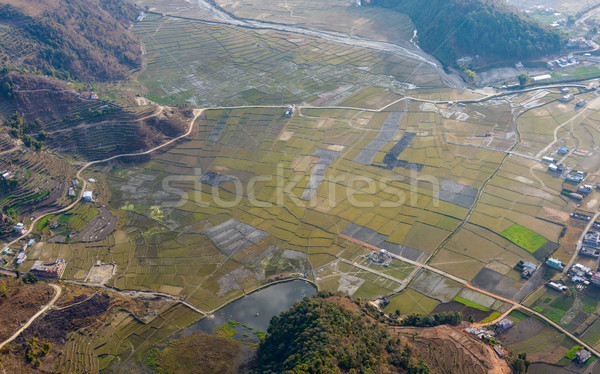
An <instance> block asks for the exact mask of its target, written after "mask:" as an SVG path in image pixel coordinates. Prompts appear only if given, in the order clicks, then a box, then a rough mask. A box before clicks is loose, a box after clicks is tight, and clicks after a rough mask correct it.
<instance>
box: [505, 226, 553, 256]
mask: <svg viewBox="0 0 600 374" xmlns="http://www.w3.org/2000/svg"><path fill="white" fill-rule="evenodd" d="M502 236H504V237H505V238H506V239H508V240H510V241H511V242H513V243H515V244H516V245H518V246H519V247H521V248H523V249H525V250H526V251H527V252H530V253H533V252H535V251H537V250H538V249H539V248H540V247H541V246H542V245H544V244H546V242H548V240H546V238H544V237H543V236H541V235H540V234H538V233H536V232H533V231H531V230H529V229H526V228H525V227H523V226H520V225H517V224H515V225H512V226H511V227H509V228H508V229H506V230H504V231H502Z"/></svg>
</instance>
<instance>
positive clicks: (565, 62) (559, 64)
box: [546, 55, 579, 70]
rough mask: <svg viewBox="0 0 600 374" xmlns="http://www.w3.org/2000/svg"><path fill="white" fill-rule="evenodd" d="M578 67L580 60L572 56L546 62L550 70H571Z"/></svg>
mask: <svg viewBox="0 0 600 374" xmlns="http://www.w3.org/2000/svg"><path fill="white" fill-rule="evenodd" d="M576 65H579V60H578V59H576V58H575V57H573V56H571V55H569V56H566V57H561V58H558V59H556V60H552V61H548V62H546V67H547V68H548V70H554V69H556V68H559V69H564V68H570V67H573V66H576Z"/></svg>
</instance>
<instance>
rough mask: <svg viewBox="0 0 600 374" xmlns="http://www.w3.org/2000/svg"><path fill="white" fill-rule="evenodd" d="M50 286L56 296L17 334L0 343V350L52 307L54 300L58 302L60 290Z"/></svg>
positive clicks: (56, 286)
mask: <svg viewBox="0 0 600 374" xmlns="http://www.w3.org/2000/svg"><path fill="white" fill-rule="evenodd" d="M50 286H52V288H54V289H55V290H56V295H54V297H53V298H52V300H50V302H49V303H48V304H46V305H45V306H44V307H43V308H42V309H41V310H40V311H39V312H37V313H36V314H34V315H33V317H31V318H30V319H29V321H27V323H25V324H24V325H23V326H22V327H21V328H20V329H19V330H17V332H15V333H14V334H13V335H12V336H11V337H10V338H8V339H6V340H5V341H3V342H2V343H0V349H2V347H4V346H5V345H6V344H8V343H10V342H12V341H13V340H15V339H16V338H17V337H18V336H19V335H21V333H22V332H23V331H25V330H26V329H27V328H28V327H29V326H30V325H31V324H32V323H33V321H35V320H36V319H37V318H38V317H39V316H41V315H42V314H44V313H46V311H47V310H48V309H49V308H50V307H51V306H52V305H54V303H55V302H56V300H58V298H59V297H60V294H61V293H62V288H60V286H58V285H56V284H50Z"/></svg>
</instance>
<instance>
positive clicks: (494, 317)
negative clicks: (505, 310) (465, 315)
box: [481, 312, 502, 323]
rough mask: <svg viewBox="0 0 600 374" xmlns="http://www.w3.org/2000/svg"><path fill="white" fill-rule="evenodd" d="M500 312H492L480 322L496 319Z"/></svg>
mask: <svg viewBox="0 0 600 374" xmlns="http://www.w3.org/2000/svg"><path fill="white" fill-rule="evenodd" d="M501 315H502V314H501V313H500V312H493V313H492V314H490V315H489V316H487V318H485V319H484V320H482V321H481V323H488V322H492V321H494V320H496V318H498V317H500V316H501Z"/></svg>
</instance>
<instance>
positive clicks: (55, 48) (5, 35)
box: [0, 0, 141, 80]
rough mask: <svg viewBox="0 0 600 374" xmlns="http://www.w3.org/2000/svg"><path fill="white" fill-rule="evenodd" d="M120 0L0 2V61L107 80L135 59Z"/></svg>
mask: <svg viewBox="0 0 600 374" xmlns="http://www.w3.org/2000/svg"><path fill="white" fill-rule="evenodd" d="M136 14H137V11H136V10H135V8H134V7H133V6H131V5H128V4H126V3H125V2H124V1H122V0H102V1H99V0H87V1H82V0H54V1H33V0H7V1H4V2H3V4H1V5H0V34H1V35H2V37H1V38H0V62H1V63H2V64H4V65H12V66H16V67H20V68H26V69H28V70H30V71H36V70H37V71H39V72H41V73H43V74H46V75H52V76H58V77H61V78H69V77H73V78H76V79H80V80H89V79H99V80H112V79H121V78H124V77H126V76H128V73H129V70H130V69H132V68H136V67H138V66H140V64H141V49H140V45H139V43H138V41H137V39H136V38H135V36H133V34H132V33H130V32H129V31H128V30H127V29H126V27H127V26H128V25H129V24H130V23H131V21H132V20H133V19H134V18H135V15H136Z"/></svg>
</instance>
